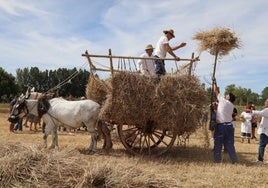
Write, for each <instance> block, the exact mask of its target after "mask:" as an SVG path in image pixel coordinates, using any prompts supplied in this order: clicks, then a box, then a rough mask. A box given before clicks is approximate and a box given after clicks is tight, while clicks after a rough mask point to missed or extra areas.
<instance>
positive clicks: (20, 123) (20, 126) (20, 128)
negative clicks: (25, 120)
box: [14, 118, 22, 131]
mask: <svg viewBox="0 0 268 188" xmlns="http://www.w3.org/2000/svg"><path fill="white" fill-rule="evenodd" d="M14 130H15V131H16V130H20V131H22V118H20V119H19V121H18V123H17V124H16V126H15V128H14Z"/></svg>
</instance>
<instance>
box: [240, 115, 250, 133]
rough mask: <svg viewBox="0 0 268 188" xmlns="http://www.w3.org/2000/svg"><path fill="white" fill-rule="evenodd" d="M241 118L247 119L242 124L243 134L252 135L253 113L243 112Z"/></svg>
mask: <svg viewBox="0 0 268 188" xmlns="http://www.w3.org/2000/svg"><path fill="white" fill-rule="evenodd" d="M241 116H243V118H245V121H244V122H242V123H241V132H242V133H251V130H252V126H251V119H252V113H247V112H242V113H241Z"/></svg>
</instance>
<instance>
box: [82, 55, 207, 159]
mask: <svg viewBox="0 0 268 188" xmlns="http://www.w3.org/2000/svg"><path fill="white" fill-rule="evenodd" d="M82 56H84V57H86V58H87V60H88V63H89V67H90V73H91V76H90V80H89V83H88V85H87V97H88V98H89V99H92V100H95V101H96V102H98V103H100V104H101V105H102V109H101V112H100V118H101V119H103V120H105V121H107V122H111V121H112V122H114V124H115V125H117V131H118V135H119V138H120V140H121V142H122V144H123V146H124V147H125V148H126V150H127V151H128V152H130V153H131V154H135V155H150V156H157V155H161V154H163V153H165V152H166V151H168V150H169V149H170V148H171V147H172V146H173V144H174V142H175V140H176V138H177V136H181V135H184V134H185V133H187V134H188V133H191V132H194V131H195V129H196V128H197V127H198V125H199V117H200V113H201V109H202V107H203V105H204V103H205V102H206V97H205V92H204V88H203V87H202V85H201V84H200V82H199V80H198V79H197V78H196V77H195V76H194V75H193V73H192V72H193V68H194V67H195V64H196V63H195V62H197V61H199V59H198V57H194V53H192V56H191V58H189V59H181V61H179V62H177V61H175V60H174V59H171V58H166V59H164V60H165V62H167V63H166V66H167V64H168V63H169V62H171V63H170V64H172V66H171V69H170V71H169V73H167V75H165V76H163V77H161V79H160V82H159V83H157V84H156V83H155V82H154V79H155V78H154V77H153V76H144V75H141V74H139V73H137V63H136V60H138V59H152V58H141V57H130V56H113V55H112V53H111V50H109V55H94V54H89V53H88V52H87V51H86V52H85V53H84V54H82ZM99 58H104V59H106V61H107V62H106V64H105V65H104V64H101V63H99V61H96V60H95V59H99ZM116 59H117V61H115V60H116ZM172 62H173V63H172ZM181 62H186V63H185V64H183V65H180V66H179V65H178V63H181ZM107 64H108V66H107ZM97 71H100V74H102V73H104V72H106V73H108V74H109V75H108V76H106V78H105V79H99V76H100V75H99V74H97Z"/></svg>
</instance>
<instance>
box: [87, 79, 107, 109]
mask: <svg viewBox="0 0 268 188" xmlns="http://www.w3.org/2000/svg"><path fill="white" fill-rule="evenodd" d="M109 87H110V86H109V79H107V80H100V79H99V78H97V77H94V76H91V77H90V79H89V81H88V84H87V87H86V96H87V98H88V99H90V100H93V101H95V102H97V103H99V104H100V105H102V104H103V103H104V101H105V100H106V95H107V90H108V89H109Z"/></svg>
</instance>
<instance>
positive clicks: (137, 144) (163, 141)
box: [82, 50, 199, 156]
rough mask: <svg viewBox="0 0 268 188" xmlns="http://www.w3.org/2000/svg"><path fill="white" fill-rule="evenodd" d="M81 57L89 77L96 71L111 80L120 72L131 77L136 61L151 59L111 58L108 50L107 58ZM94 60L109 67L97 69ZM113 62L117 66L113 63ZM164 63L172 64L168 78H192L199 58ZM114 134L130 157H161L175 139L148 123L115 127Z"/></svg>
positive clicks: (167, 59) (173, 134)
mask: <svg viewBox="0 0 268 188" xmlns="http://www.w3.org/2000/svg"><path fill="white" fill-rule="evenodd" d="M82 56H84V57H86V58H87V60H88V63H89V66H90V72H91V76H94V75H95V72H96V71H101V72H109V73H110V76H111V77H113V76H114V74H115V73H116V72H120V71H128V72H133V73H135V72H137V65H136V62H135V61H136V60H139V59H154V58H141V57H131V56H113V55H112V53H111V50H109V55H95V54H89V53H88V52H87V51H86V52H85V53H84V54H82ZM94 58H95V59H96V58H105V59H107V60H108V62H106V64H107V63H109V65H108V66H107V65H104V66H102V67H100V66H98V65H100V63H99V62H98V61H95V60H93V59H94ZM116 59H117V64H116V61H115V60H116ZM164 60H165V61H173V62H174V64H173V67H174V68H172V71H171V73H170V74H176V73H177V72H179V71H184V73H186V74H189V75H191V74H192V70H193V67H194V62H197V61H199V58H198V57H194V53H192V56H191V58H190V59H181V61H179V62H177V61H175V60H174V59H171V58H165V59H164ZM181 62H186V64H184V65H181V66H178V63H181ZM171 63H172V62H171ZM115 67H117V68H115ZM137 74H138V73H137ZM117 131H118V135H119V138H120V140H121V142H122V144H123V145H124V147H125V149H126V150H127V151H128V152H129V153H131V154H134V155H150V156H158V155H161V154H163V153H165V152H166V151H168V150H169V149H170V148H171V147H172V146H173V144H174V142H175V140H176V138H177V136H178V133H177V132H172V131H171V130H159V129H157V128H156V127H155V126H154V125H153V123H152V122H150V121H148V122H147V123H146V124H144V125H137V124H133V125H126V124H117ZM180 135H181V134H180Z"/></svg>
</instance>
